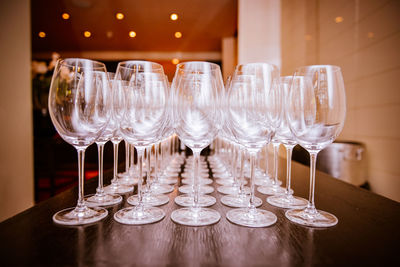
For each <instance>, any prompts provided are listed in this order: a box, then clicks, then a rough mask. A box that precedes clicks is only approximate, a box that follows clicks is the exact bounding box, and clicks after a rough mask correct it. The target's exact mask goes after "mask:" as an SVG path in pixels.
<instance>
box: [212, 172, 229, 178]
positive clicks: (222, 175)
mask: <svg viewBox="0 0 400 267" xmlns="http://www.w3.org/2000/svg"><path fill="white" fill-rule="evenodd" d="M213 177H214V178H219V179H232V176H231V175H230V174H229V173H228V172H227V171H223V172H218V171H213Z"/></svg>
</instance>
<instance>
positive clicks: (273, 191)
mask: <svg viewBox="0 0 400 267" xmlns="http://www.w3.org/2000/svg"><path fill="white" fill-rule="evenodd" d="M257 191H258V192H260V193H261V194H264V195H282V194H285V193H286V188H284V187H281V186H279V185H272V186H259V187H258V188H257ZM290 194H293V190H292V189H290Z"/></svg>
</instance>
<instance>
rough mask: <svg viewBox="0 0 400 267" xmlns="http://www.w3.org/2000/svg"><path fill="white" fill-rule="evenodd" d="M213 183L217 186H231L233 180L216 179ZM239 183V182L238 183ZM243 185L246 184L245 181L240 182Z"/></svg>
mask: <svg viewBox="0 0 400 267" xmlns="http://www.w3.org/2000/svg"><path fill="white" fill-rule="evenodd" d="M215 182H216V183H217V184H219V185H233V179H217V180H215ZM238 182H239V181H238ZM241 182H242V183H243V184H244V185H246V184H247V181H246V180H244V181H241Z"/></svg>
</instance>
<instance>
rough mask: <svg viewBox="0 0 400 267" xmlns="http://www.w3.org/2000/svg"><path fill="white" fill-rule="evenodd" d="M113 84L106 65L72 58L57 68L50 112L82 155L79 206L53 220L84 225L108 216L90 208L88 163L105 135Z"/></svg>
mask: <svg viewBox="0 0 400 267" xmlns="http://www.w3.org/2000/svg"><path fill="white" fill-rule="evenodd" d="M109 87H110V84H109V80H108V77H107V71H106V67H105V65H104V64H103V63H101V62H97V61H92V60H87V59H79V58H68V59H64V60H59V61H58V62H57V65H56V67H55V69H54V73H53V77H52V81H51V85H50V93H49V113H50V117H51V120H52V122H53V124H54V127H55V128H56V130H57V132H58V133H59V134H60V136H61V137H62V138H63V139H64V140H65V141H66V142H67V143H69V144H71V145H73V146H74V147H75V148H76V150H77V152H78V169H79V183H78V203H77V206H76V207H75V208H68V209H65V210H62V211H59V212H57V213H56V214H54V216H53V221H54V222H56V223H59V224H64V225H81V224H88V223H93V222H96V221H99V220H101V219H103V218H105V217H106V216H107V214H108V212H107V210H106V209H104V208H100V207H93V208H89V207H88V206H87V205H86V204H85V201H84V182H85V179H84V160H85V150H86V148H87V147H88V146H89V145H91V144H93V142H94V141H95V140H96V139H97V138H98V137H99V136H100V135H101V134H102V132H103V130H104V129H105V128H106V126H107V124H108V119H109V117H110V116H109V115H110V99H111V98H110V97H108V94H110V92H111V91H110V88H109Z"/></svg>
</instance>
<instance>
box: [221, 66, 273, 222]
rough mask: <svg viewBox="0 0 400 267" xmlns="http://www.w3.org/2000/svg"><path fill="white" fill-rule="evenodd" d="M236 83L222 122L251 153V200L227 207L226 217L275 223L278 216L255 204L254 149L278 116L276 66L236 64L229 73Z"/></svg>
mask: <svg viewBox="0 0 400 267" xmlns="http://www.w3.org/2000/svg"><path fill="white" fill-rule="evenodd" d="M235 83H237V86H232V88H231V90H229V92H228V97H227V101H228V104H227V111H226V119H225V123H227V124H228V125H229V128H230V130H231V132H232V135H233V136H234V137H235V139H236V140H237V141H238V142H239V143H240V144H242V145H243V146H244V147H245V148H246V149H247V151H248V152H249V154H250V204H249V206H248V207H247V208H239V209H233V210H230V211H229V212H228V213H227V214H226V218H227V219H228V220H229V221H231V222H233V223H235V224H239V225H243V226H248V227H265V226H269V225H272V224H274V223H275V222H276V220H277V217H276V216H275V214H273V213H272V212H270V211H266V210H261V209H257V208H256V207H255V206H256V205H255V196H254V171H255V161H256V156H257V153H258V152H259V151H260V150H261V148H262V147H263V146H264V145H265V144H266V143H268V142H269V141H270V140H271V138H272V136H273V134H274V132H273V129H274V128H273V126H272V124H273V121H274V120H275V119H276V118H277V114H275V112H276V108H275V106H276V105H277V104H278V103H276V102H275V95H276V92H275V90H276V86H275V84H276V83H279V70H278V68H277V67H275V66H274V65H270V64H265V63H253V64H245V65H239V66H237V67H236V69H235V74H234V75H233V77H232V84H235Z"/></svg>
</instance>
